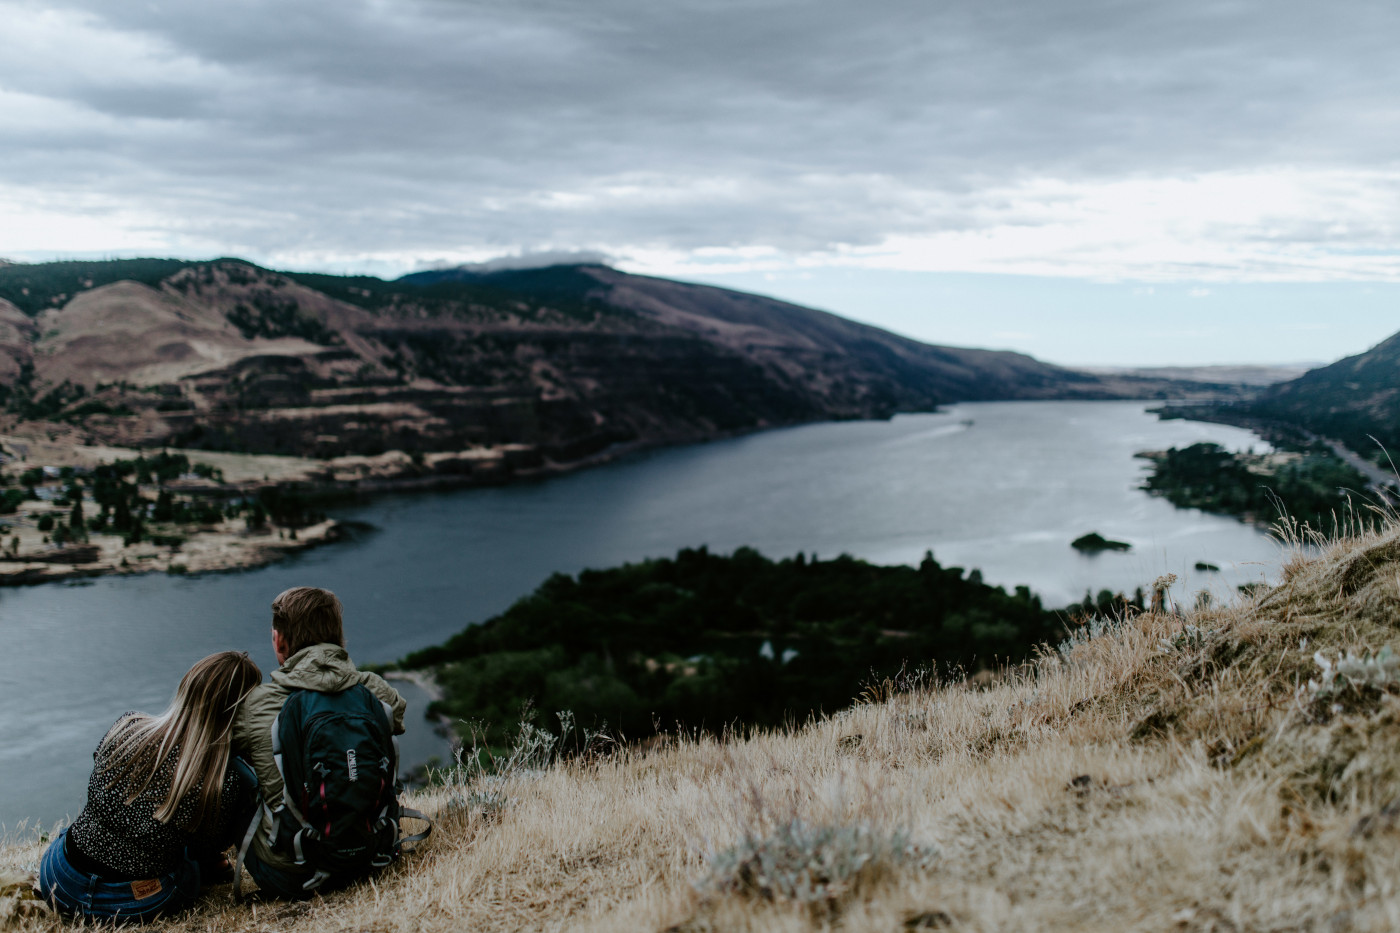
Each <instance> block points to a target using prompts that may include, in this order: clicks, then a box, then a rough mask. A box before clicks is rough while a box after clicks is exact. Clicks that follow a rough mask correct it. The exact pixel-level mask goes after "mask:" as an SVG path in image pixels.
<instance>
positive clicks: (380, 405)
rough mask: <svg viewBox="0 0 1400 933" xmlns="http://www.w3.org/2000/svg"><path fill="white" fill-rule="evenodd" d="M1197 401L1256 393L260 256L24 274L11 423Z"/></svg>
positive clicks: (684, 287) (87, 433) (799, 310)
mask: <svg viewBox="0 0 1400 933" xmlns="http://www.w3.org/2000/svg"><path fill="white" fill-rule="evenodd" d="M1193 392H1195V393H1205V394H1210V395H1217V396H1218V395H1224V396H1227V397H1230V396H1238V395H1239V387H1238V386H1235V385H1230V384H1226V383H1199V382H1184V381H1181V380H1170V379H1162V378H1150V377H1142V376H1134V375H1112V374H1093V373H1084V372H1078V371H1074V370H1069V369H1064V368H1060V367H1056V366H1051V365H1049V364H1046V363H1042V362H1040V361H1038V360H1035V359H1033V358H1031V357H1029V356H1025V355H1023V354H1018V353H1009V352H997V351H988V350H973V349H960V348H952V347H939V346H931V345H928V344H922V343H919V342H917V341H914V340H909V339H907V338H903V337H899V336H897V335H894V334H891V333H888V332H886V331H883V330H880V329H878V328H875V327H870V326H867V325H863V324H857V323H855V322H852V321H848V320H845V319H843V318H840V317H837V316H835V315H832V314H827V313H825V312H821V311H815V310H812V309H810V308H803V307H800V306H797V305H793V304H788V303H786V302H781V301H776V300H773V299H769V298H764V297H761V296H757V295H749V294H743V293H739V292H733V291H727V290H725V289H720V288H714V287H709V286H700V285H688V284H683V283H679V282H672V281H667V280H665V279H658V278H649V277H644V276H634V275H628V274H625V273H622V272H619V271H617V270H615V269H611V268H608V267H606V266H600V265H589V264H583V265H565V266H552V267H548V268H542V269H517V270H501V271H495V272H476V271H471V270H466V269H456V270H440V271H434V272H424V273H418V274H414V275H410V276H405V277H404V278H402V279H399V280H397V281H384V280H382V279H378V278H374V277H371V276H335V275H321V274H310V273H284V272H274V271H271V270H268V269H262V268H259V267H257V266H254V265H251V264H249V263H246V262H243V261H241V260H237V259H220V260H213V261H209V262H185V261H182V260H173V259H136V260H118V261H110V262H60V263H44V264H33V265H24V264H15V265H9V266H4V267H0V396H3V397H2V398H0V401H3V403H4V406H5V415H4V426H5V427H7V428H9V429H14V428H16V427H17V426H20V425H22V424H23V423H31V424H34V423H38V424H43V425H47V428H46V430H49V431H50V432H54V431H60V432H62V431H67V432H70V433H71V434H72V435H73V436H74V437H75V438H78V439H83V440H91V441H94V442H103V443H114V444H123V445H135V446H153V445H167V444H168V445H179V446H189V447H206V448H217V449H230V450H242V451H249V452H258V453H284V454H298V455H303V456H321V457H329V456H340V455H347V454H364V455H374V454H378V453H381V452H384V451H387V450H402V451H405V452H408V453H411V454H419V453H432V452H442V451H464V450H468V449H476V448H481V447H494V448H497V449H498V450H500V449H505V448H509V451H508V452H509V455H510V456H509V458H508V460H509V462H510V463H511V464H513V466H512V469H526V468H530V467H533V466H540V465H546V464H550V463H553V464H565V463H570V462H576V461H579V460H581V459H584V458H588V457H590V456H593V455H596V454H598V453H600V452H603V451H606V450H609V449H611V448H614V447H615V446H616V445H624V446H627V445H639V444H640V445H646V444H660V443H674V442H683V441H694V440H702V439H706V438H711V437H716V436H723V435H726V434H732V433H736V432H743V431H751V430H756V429H760V428H765V427H771V426H775V425H784V424H795V423H800V422H807V421H817V420H829V419H843V418H887V417H889V416H891V415H892V414H894V413H896V412H900V411H928V410H932V409H933V408H935V407H936V406H938V405H941V404H944V403H948V402H954V401H961V400H974V399H978V400H990V399H1028V398H1163V397H1180V396H1182V395H1185V394H1190V393H1193ZM435 462H440V458H439V460H438V461H435ZM449 463H454V464H455V466H446V467H441V468H442V469H461V470H463V471H467V472H470V471H472V470H475V469H476V468H477V466H478V465H479V464H477V463H475V462H473V461H471V459H470V458H465V459H460V460H457V461H449Z"/></svg>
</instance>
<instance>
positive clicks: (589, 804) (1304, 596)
mask: <svg viewBox="0 0 1400 933" xmlns="http://www.w3.org/2000/svg"><path fill="white" fill-rule="evenodd" d="M1398 621H1400V530H1397V529H1396V528H1394V527H1391V528H1388V529H1386V530H1382V531H1377V532H1364V533H1358V534H1355V535H1352V536H1351V537H1348V538H1346V539H1344V540H1341V541H1339V542H1333V543H1330V544H1326V545H1325V546H1324V547H1322V548H1321V549H1320V551H1319V552H1318V556H1314V557H1310V558H1304V557H1301V556H1299V557H1295V558H1293V559H1292V560H1290V562H1289V563H1288V565H1287V568H1286V571H1285V580H1284V582H1283V583H1282V584H1281V585H1280V586H1279V587H1277V588H1275V589H1274V590H1272V591H1270V592H1268V593H1265V594H1262V595H1261V596H1260V598H1258V599H1257V600H1255V601H1252V602H1248V603H1245V604H1243V605H1240V606H1237V607H1234V608H1229V609H1206V610H1200V611H1196V612H1192V613H1188V614H1186V615H1184V616H1179V615H1170V614H1158V613H1146V614H1143V615H1139V616H1136V617H1135V618H1132V619H1129V620H1125V621H1124V622H1123V623H1122V625H1121V626H1118V627H1116V628H1113V629H1111V630H1110V631H1108V632H1106V633H1104V634H1102V635H1100V636H1099V637H1096V638H1093V639H1090V640H1088V641H1087V642H1085V643H1083V644H1080V645H1078V646H1077V647H1075V648H1074V649H1073V650H1072V651H1071V652H1069V653H1068V654H1067V655H1066V656H1063V657H1062V656H1061V655H1060V654H1059V653H1053V652H1052V653H1050V654H1048V655H1047V656H1046V657H1045V658H1043V659H1042V660H1041V661H1040V662H1039V663H1037V664H1035V665H1031V666H1029V667H1027V668H1025V669H1022V670H1019V671H1016V672H1013V673H1011V674H1009V675H1008V676H1007V677H1006V678H1004V679H1003V680H1002V681H1001V682H999V683H996V684H994V685H992V686H990V687H989V688H987V689H973V688H968V687H964V686H945V687H942V688H938V689H920V690H916V691H912V692H903V693H901V692H898V691H895V692H893V693H892V694H889V695H885V692H883V691H882V692H880V693H881V695H880V697H879V699H878V701H875V702H868V703H865V704H862V705H858V706H856V707H855V708H853V709H851V710H849V711H846V712H843V713H841V714H839V715H836V716H833V717H830V718H827V719H824V720H822V721H819V722H815V723H811V724H809V725H807V726H805V727H802V728H798V729H794V730H789V731H781V732H775V733H763V734H758V735H754V736H751V737H747V738H732V739H730V740H728V741H717V740H714V739H711V738H705V737H679V738H675V739H673V740H671V741H670V742H669V743H667V744H664V745H662V746H659V747H654V748H652V749H650V750H648V751H620V752H617V753H615V754H611V755H604V756H599V757H596V758H595V759H593V760H589V761H582V762H577V761H576V762H573V763H565V764H555V765H553V766H551V767H549V768H546V769H544V770H540V771H529V770H526V769H522V770H520V771H519V772H518V773H516V774H514V775H512V776H510V777H509V778H507V779H506V780H504V781H501V782H498V783H496V784H493V785H491V786H485V785H484V784H483V782H482V781H480V780H479V779H478V780H473V781H471V782H468V785H467V786H451V787H447V788H444V789H442V790H440V791H437V792H435V793H434V794H432V795H430V796H427V797H425V798H423V799H421V800H420V801H419V802H418V805H419V806H423V807H426V808H428V809H432V810H435V811H436V812H437V813H438V814H439V818H440V821H441V822H440V825H439V828H438V832H437V834H436V836H435V838H434V841H433V842H432V844H431V845H429V846H427V847H425V849H424V850H423V851H422V852H420V853H418V854H416V855H413V856H411V857H409V858H407V859H405V861H404V862H403V864H402V865H401V866H400V867H398V868H397V869H396V870H395V871H393V872H391V873H390V874H388V875H387V876H385V877H383V878H381V879H379V880H378V882H377V883H375V884H365V885H362V886H360V887H358V888H356V889H354V890H352V891H349V892H344V893H340V894H335V895H332V896H330V897H327V898H325V899H324V900H317V901H315V902H313V903H311V904H308V905H295V904H271V903H269V904H263V905H257V906H254V907H233V906H230V905H229V904H228V903H227V895H226V891H225V890H216V891H215V892H213V893H212V894H211V895H210V896H209V897H207V898H206V899H205V900H204V901H203V902H202V904H201V905H200V906H199V907H198V908H197V909H196V910H195V911H193V912H192V913H190V914H188V915H186V916H183V917H181V918H179V919H178V920H176V921H171V922H167V923H165V924H163V925H160V926H159V927H158V928H160V929H168V930H171V931H176V930H178V931H195V930H211V931H212V930H220V931H225V930H258V929H273V928H275V929H289V930H307V931H312V930H315V931H329V930H336V931H339V930H347V931H348V930H376V931H399V930H403V931H408V930H481V931H494V930H565V929H567V930H580V931H600V933H601V931H612V930H652V931H663V930H673V931H677V933H680V931H690V933H699V931H709V930H713V931H736V930H755V931H757V930H762V931H785V930H793V931H797V930H827V929H841V930H848V931H864V930H871V931H884V933H891V931H900V930H905V929H909V930H916V929H944V928H946V929H956V930H986V931H992V930H1104V931H1109V930H1114V931H1117V930H1139V929H1141V930H1158V931H1160V930H1181V931H1210V930H1216V931H1222V930H1277V931H1284V930H1296V931H1319V933H1324V931H1343V930H1393V929H1397V928H1400V896H1397V884H1400V825H1397V823H1398V822H1400V803H1397V800H1400V781H1398V780H1397V777H1398V776H1400V715H1398V714H1400V703H1397V697H1396V696H1395V695H1394V694H1393V693H1391V692H1389V691H1392V690H1395V689H1396V688H1395V686H1394V685H1385V684H1382V685H1380V686H1379V687H1378V686H1375V685H1370V686H1368V685H1366V684H1365V683H1358V684H1350V683H1346V684H1341V686H1340V687H1339V689H1337V690H1335V691H1333V692H1332V693H1330V694H1315V693H1314V692H1313V691H1310V690H1309V687H1308V681H1309V680H1310V679H1313V678H1315V677H1316V676H1317V674H1318V670H1319V668H1318V665H1317V663H1316V661H1315V660H1314V652H1317V651H1319V650H1320V651H1322V652H1323V653H1324V655H1325V656H1326V657H1329V658H1335V657H1336V656H1338V655H1339V654H1341V653H1342V652H1343V651H1345V650H1347V649H1352V650H1355V651H1357V652H1358V653H1360V651H1361V650H1362V649H1371V650H1376V649H1379V648H1381V647H1383V646H1386V645H1389V646H1391V647H1392V649H1398V648H1400V633H1398V632H1397V622H1398ZM473 794H474V795H475V796H472V795H473ZM493 795H494V799H495V801H496V802H495V803H489V802H488V803H483V801H489V800H490V799H491V798H492V796H493ZM818 830H823V831H825V835H823V834H822V832H818ZM804 834H805V835H804ZM803 840H806V841H805V842H804V841H803ZM814 840H815V841H814ZM822 840H825V841H822ZM804 845H807V846H810V847H811V848H812V849H813V851H811V852H805V853H803V852H797V853H796V854H795V855H794V853H793V850H794V848H795V849H801V848H802V847H803V846H804ZM817 850H820V851H817ZM38 852H39V846H38V845H37V844H30V845H28V846H23V845H19V846H13V847H11V849H10V850H9V851H8V852H7V853H5V856H4V858H3V859H0V861H5V862H8V863H24V862H27V861H30V860H33V859H35V858H36V857H37V854H38ZM758 853H762V855H761V856H760V854H758ZM765 859H766V861H765ZM784 860H786V861H784ZM842 860H845V861H844V862H842ZM835 862H841V864H839V865H837V864H834V863H835ZM799 863H800V864H799ZM783 872H787V874H786V875H785V876H784V877H786V878H787V879H788V880H787V881H783V882H775V881H774V880H773V877H774V876H775V873H778V874H781V873H783ZM794 879H795V880H794ZM823 886H825V887H823ZM795 892H796V893H795ZM18 924H19V926H21V927H23V928H25V929H34V930H41V929H49V928H50V927H52V926H54V925H55V924H54V922H53V921H45V920H28V921H18Z"/></svg>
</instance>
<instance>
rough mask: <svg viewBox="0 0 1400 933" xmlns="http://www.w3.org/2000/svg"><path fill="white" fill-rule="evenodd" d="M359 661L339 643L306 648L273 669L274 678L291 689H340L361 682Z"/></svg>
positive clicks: (326, 691) (334, 690)
mask: <svg viewBox="0 0 1400 933" xmlns="http://www.w3.org/2000/svg"><path fill="white" fill-rule="evenodd" d="M358 674H359V672H358V671H357V670H356V669H355V662H354V661H351V660H350V655H348V654H346V653H345V649H344V648H342V647H340V646H339V645H332V644H320V645H311V646H310V647H308V648H303V649H301V650H300V651H298V652H297V653H296V654H294V655H292V656H291V657H290V658H288V659H287V660H286V661H284V662H283V663H282V666H281V667H280V668H278V669H277V670H275V671H273V672H272V682H273V683H275V684H278V685H279V686H283V687H286V688H288V689H290V690H315V691H317V692H318V693H339V692H340V691H342V690H348V689H350V687H352V686H354V685H355V684H357V683H359V678H358Z"/></svg>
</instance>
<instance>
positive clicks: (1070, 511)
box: [0, 402, 1279, 830]
mask: <svg viewBox="0 0 1400 933" xmlns="http://www.w3.org/2000/svg"><path fill="white" fill-rule="evenodd" d="M1146 408H1147V406H1146V405H1144V404H1142V403H1134V402H988V403H978V404H963V405H957V406H953V407H950V408H948V409H947V410H945V411H943V412H939V413H936V414H920V415H903V416H899V417H896V418H894V419H892V420H890V421H886V422H842V423H827V424H815V425H806V426H802V427H796V428H787V429H782V430H776V431H769V432H765V433H761V434H755V435H750V436H747V437H742V438H736V439H732V440H725V441H719V442H714V443H710V444H701V445H696V446H691V447H684V448H673V449H667V450H661V451H655V452H652V453H649V454H645V455H641V456H637V457H634V458H630V459H628V460H626V461H623V462H619V463H615V464H612V465H609V466H605V467H600V468H597V469H592V470H588V471H584V472H580V473H577V474H572V475H568V476H564V477H557V478H553V479H550V480H547V481H541V482H535V483H522V484H518V485H513V486H507V487H499V488H490V489H468V490H458V491H452V492H441V493H415V494H412V495H394V496H385V497H382V498H379V499H376V500H374V501H372V502H370V503H368V504H365V505H361V506H356V507H353V508H347V509H343V510H341V511H340V512H339V513H338V514H337V516H336V517H338V518H343V519H350V520H353V521H356V522H361V523H365V524H367V525H368V526H372V530H366V531H362V532H360V533H358V534H356V535H355V536H353V538H352V540H350V541H347V542H344V543H340V544H335V545H330V546H327V547H323V548H320V549H317V550H313V551H309V552H306V553H304V554H300V555H297V556H294V557H292V558H291V559H289V560H287V561H285V562H283V563H280V564H277V565H274V566H271V567H265V568H262V569H259V570H254V571H247V572H242V573H227V574H210V575H205V576H198V577H173V576H165V575H146V576H129V577H105V578H100V579H96V580H92V581H82V582H80V583H79V584H77V585H74V584H71V583H70V584H49V585H45V586H39V587H30V588H24V589H9V590H0V639H3V650H0V688H2V689H3V693H0V695H2V696H3V697H4V703H5V710H4V714H3V718H0V824H3V825H4V826H5V827H7V828H8V829H10V830H13V829H14V828H15V827H16V826H17V825H18V824H19V823H20V822H21V821H22V820H25V819H28V820H29V821H30V823H31V825H32V824H33V823H34V822H35V821H37V822H40V823H43V824H45V825H47V824H49V823H51V822H53V821H55V820H58V819H60V818H62V817H63V816H64V815H65V814H75V813H76V812H77V810H78V809H80V808H81V805H82V801H83V793H84V787H85V781H86V778H87V773H88V770H89V769H90V767H91V762H92V759H91V753H92V749H93V747H94V746H95V745H96V743H97V741H98V740H99V739H100V738H101V736H102V734H103V733H104V731H105V730H106V729H107V727H108V726H109V725H110V724H111V722H112V720H113V719H114V718H115V717H116V716H117V715H118V714H119V713H121V712H122V711H124V710H130V709H140V710H146V711H151V712H154V711H157V710H159V709H160V708H162V707H163V706H164V705H165V703H166V702H167V701H168V700H169V697H170V695H171V693H172V691H173V689H174V686H175V684H176V682H177V681H178V680H179V678H180V676H181V674H182V673H183V672H184V671H185V670H186V669H187V668H188V667H189V665H190V664H191V663H192V662H193V661H195V660H196V659H198V658H200V657H202V656H203V655H205V654H208V653H210V652H213V651H218V650H222V649H226V648H235V649H242V650H247V651H249V652H251V654H252V655H253V658H254V660H256V661H257V662H258V663H259V664H260V665H261V666H262V667H263V670H264V671H265V672H266V671H268V670H270V669H271V668H272V667H273V657H272V649H271V646H270V644H269V635H268V633H269V618H270V613H269V609H268V606H269V603H270V602H271V600H272V598H273V597H274V596H275V595H276V594H277V593H279V592H280V591H282V590H283V589H286V588H287V587H291V586H296V585H301V584H311V585H316V586H324V587H328V588H330V589H333V590H335V591H336V592H337V593H338V594H339V595H340V597H341V599H342V600H343V602H344V604H345V622H346V634H347V640H348V642H349V647H350V652H351V655H352V657H354V658H356V659H357V660H359V661H361V662H383V661H389V660H393V659H395V658H398V657H400V656H402V655H403V654H404V653H405V652H407V651H410V650H413V649H416V648H421V647H424V646H426V645H430V644H434V643H437V642H440V641H442V640H444V639H445V638H447V637H448V636H449V635H451V634H453V633H455V632H456V631H458V630H460V629H461V628H462V627H464V626H466V625H469V624H471V623H473V622H478V621H481V620H483V619H485V618H487V617H489V616H491V615H492V614H494V613H497V612H499V611H501V610H502V609H504V608H506V607H507V606H508V605H510V603H511V602H512V601H513V600H515V599H517V598H518V597H520V596H522V595H524V594H526V593H528V592H530V591H531V590H532V589H533V588H534V587H535V586H536V585H537V584H539V583H540V582H541V581H542V580H543V579H544V578H545V577H547V576H548V575H549V574H550V573H553V572H564V573H573V572H576V571H578V570H580V569H582V568H585V567H607V566H612V565H615V564H619V563H622V562H624V561H629V560H637V559H639V558H643V557H647V556H660V555H672V554H674V553H675V551H676V550H677V549H679V548H682V547H691V546H698V545H702V544H704V545H708V546H709V548H710V549H711V550H715V551H725V552H727V551H729V550H732V549H733V548H735V547H738V546H740V545H745V544H747V545H752V546H754V547H757V548H758V549H759V550H760V551H762V552H764V553H765V554H768V555H770V556H773V557H780V556H784V555H791V554H795V553H796V552H798V551H804V552H806V553H807V554H809V555H812V554H816V555H818V556H820V557H835V556H836V555H837V554H839V553H842V552H845V553H849V554H853V555H855V556H857V557H862V558H865V559H867V560H870V561H874V562H878V563H901V562H902V563H917V562H918V560H919V559H920V558H921V557H922V555H923V553H924V551H925V550H932V551H933V553H934V556H935V557H936V558H937V559H938V560H939V562H940V563H942V564H944V565H945V566H947V565H958V566H963V567H967V568H973V567H976V568H979V569H980V570H981V571H982V574H983V577H984V579H986V580H987V581H988V582H990V583H996V584H1003V585H1006V586H1008V587H1010V586H1014V585H1016V584H1027V585H1029V586H1030V587H1031V588H1032V589H1033V590H1035V591H1036V592H1038V593H1040V594H1041V596H1042V597H1043V598H1044V600H1045V603H1046V605H1049V606H1057V605H1064V604H1065V603H1067V602H1069V601H1070V600H1073V599H1078V598H1079V597H1081V596H1083V594H1084V592H1085V591H1086V590H1092V591H1094V592H1097V591H1098V590H1099V589H1103V588H1108V589H1112V590H1124V591H1129V592H1130V591H1131V590H1132V589H1133V588H1134V587H1135V586H1146V585H1148V584H1150V583H1151V581H1152V580H1153V579H1154V578H1156V577H1157V576H1159V575H1161V574H1163V573H1167V572H1171V573H1176V574H1177V575H1178V576H1179V577H1182V578H1183V579H1182V582H1180V583H1178V584H1177V586H1176V588H1175V589H1174V590H1173V593H1174V594H1175V595H1176V596H1177V597H1178V598H1180V599H1190V598H1191V594H1193V593H1194V592H1195V591H1196V590H1198V589H1200V588H1203V587H1208V588H1210V589H1212V590H1213V591H1214V592H1215V593H1216V594H1217V595H1219V596H1222V597H1227V596H1228V595H1229V594H1231V593H1233V592H1234V589H1235V587H1237V586H1238V585H1240V584H1242V583H1246V582H1252V581H1259V580H1265V579H1268V578H1269V577H1270V576H1271V575H1272V574H1273V573H1274V571H1275V568H1276V567H1277V564H1278V557H1279V549H1278V546H1277V545H1276V544H1275V543H1274V542H1273V541H1272V540H1271V539H1270V538H1268V537H1267V536H1265V535H1263V534H1261V533H1260V532H1259V531H1257V530H1255V529H1252V528H1249V527H1246V526H1244V525H1242V524H1240V523H1239V522H1237V521H1234V520H1233V519H1229V518H1224V517H1218V516H1211V515H1205V514H1203V513H1201V512H1197V511H1194V510H1180V509H1176V508H1174V507H1173V506H1171V505H1170V504H1169V503H1167V502H1166V501H1164V500H1161V499H1156V498H1152V497H1150V496H1148V495H1146V494H1145V493H1143V492H1141V491H1140V490H1138V489H1137V486H1138V484H1139V483H1140V482H1141V479H1142V475H1143V472H1144V470H1145V469H1146V465H1145V462H1144V461H1141V460H1136V459H1134V457H1133V454H1134V453H1135V452H1136V451H1138V450H1143V449H1161V448H1165V447H1169V446H1182V445H1185V444H1190V443H1194V442H1196V441H1214V442H1216V443H1219V444H1221V445H1223V446H1225V447H1228V448H1232V449H1245V448H1248V447H1254V448H1255V449H1257V450H1264V449H1267V445H1266V444H1264V443H1263V442H1262V441H1261V440H1260V439H1259V438H1258V437H1257V436H1255V435H1253V434H1251V433H1250V432H1248V431H1245V430H1242V429H1239V428H1233V427H1229V426H1226V425H1217V424H1204V423H1199V422H1188V421H1158V420H1157V419H1156V418H1155V417H1154V416H1152V415H1150V414H1147V413H1146ZM1089 531H1098V532H1100V533H1101V534H1103V535H1105V536H1106V537H1109V538H1115V539H1119V540H1124V541H1128V542H1131V543H1132V544H1133V549H1132V551H1131V552H1128V553H1103V554H1099V555H1097V556H1085V555H1082V554H1079V553H1078V552H1076V551H1074V550H1073V549H1072V548H1070V546H1069V542H1070V541H1071V540H1073V539H1074V538H1076V537H1078V536H1079V535H1081V534H1084V533H1086V532H1089ZM1197 561H1206V562H1209V563H1212V564H1216V565H1218V566H1219V567H1220V568H1221V570H1220V572H1219V573H1197V572H1196V571H1194V570H1193V569H1192V568H1193V567H1194V564H1195V563H1196V562H1197ZM405 692H406V693H409V694H410V697H409V698H410V700H411V701H412V703H413V706H412V707H411V708H410V718H411V720H412V722H411V724H410V725H411V729H410V734H409V735H408V736H407V737H406V740H405V744H404V757H405V762H408V761H410V760H416V761H422V760H423V759H425V758H427V757H428V756H429V755H433V754H438V755H441V754H442V753H443V750H444V746H443V744H442V742H441V740H440V739H438V738H437V737H436V736H435V735H434V734H433V733H432V732H431V730H430V729H429V728H428V727H427V724H426V723H425V721H424V720H423V719H422V712H421V711H422V708H423V701H424V697H423V696H422V694H421V692H419V691H417V690H416V689H412V688H408V687H407V686H405Z"/></svg>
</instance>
